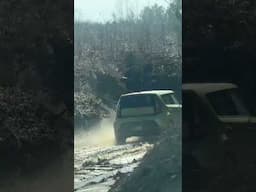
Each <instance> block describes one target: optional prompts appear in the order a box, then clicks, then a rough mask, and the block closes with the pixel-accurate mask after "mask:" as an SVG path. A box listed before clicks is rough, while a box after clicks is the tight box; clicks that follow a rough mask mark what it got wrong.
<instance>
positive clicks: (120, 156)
mask: <svg viewBox="0 0 256 192" xmlns="http://www.w3.org/2000/svg"><path fill="white" fill-rule="evenodd" d="M152 148H153V145H152V144H149V143H138V144H126V145H117V146H109V147H83V148H80V149H76V150H75V162H74V164H75V168H74V174H75V175H74V191H77V192H107V191H109V189H110V187H111V186H112V185H113V184H114V183H115V181H116V180H117V179H118V178H120V177H121V176H122V175H125V174H129V173H131V172H132V171H133V170H134V168H136V167H137V166H138V165H139V164H140V161H141V160H142V158H143V157H144V155H145V154H146V153H147V152H148V151H149V150H150V149H152Z"/></svg>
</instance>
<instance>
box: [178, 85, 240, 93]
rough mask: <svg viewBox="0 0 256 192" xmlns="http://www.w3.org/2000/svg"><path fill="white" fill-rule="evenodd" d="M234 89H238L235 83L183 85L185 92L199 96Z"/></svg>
mask: <svg viewBox="0 0 256 192" xmlns="http://www.w3.org/2000/svg"><path fill="white" fill-rule="evenodd" d="M234 88H237V86H236V85H235V84H233V83H185V84H183V85H182V90H183V91H194V92H197V93H199V94H208V93H211V92H216V91H222V90H226V89H234Z"/></svg>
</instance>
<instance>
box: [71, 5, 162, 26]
mask: <svg viewBox="0 0 256 192" xmlns="http://www.w3.org/2000/svg"><path fill="white" fill-rule="evenodd" d="M74 2H75V19H76V20H82V21H88V20H90V21H99V22H104V21H107V20H110V19H111V18H112V14H113V13H120V11H121V10H122V7H123V9H124V8H125V7H126V5H127V4H128V5H129V7H131V9H133V11H134V12H135V13H136V12H139V11H140V10H141V9H142V8H143V7H145V6H147V5H152V4H155V3H157V4H159V5H163V6H164V7H166V6H167V3H166V1H165V0H74Z"/></svg>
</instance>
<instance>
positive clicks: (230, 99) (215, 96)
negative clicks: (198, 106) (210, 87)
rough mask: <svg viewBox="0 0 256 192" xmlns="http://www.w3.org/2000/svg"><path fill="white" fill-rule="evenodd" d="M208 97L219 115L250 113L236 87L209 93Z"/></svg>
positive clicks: (246, 114)
mask: <svg viewBox="0 0 256 192" xmlns="http://www.w3.org/2000/svg"><path fill="white" fill-rule="evenodd" d="M207 98H208V99H209V101H210V103H211V105H212V106H213V108H214V110H215V111H216V113H217V114H218V115H223V116H224V115H227V116H229V115H244V116H248V115H249V112H248V110H247V109H246V107H245V105H244V103H243V102H242V100H241V98H240V97H239V95H238V93H237V91H236V90H235V89H230V90H225V91H217V92H214V93H209V94H207Z"/></svg>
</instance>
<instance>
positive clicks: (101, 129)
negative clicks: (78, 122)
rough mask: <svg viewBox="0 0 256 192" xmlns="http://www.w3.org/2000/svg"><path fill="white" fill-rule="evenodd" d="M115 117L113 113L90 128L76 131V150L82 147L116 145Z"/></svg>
mask: <svg viewBox="0 0 256 192" xmlns="http://www.w3.org/2000/svg"><path fill="white" fill-rule="evenodd" d="M114 117H115V114H114V113H112V114H111V115H110V116H109V117H108V118H103V119H102V120H100V121H99V122H97V123H96V125H94V126H92V127H90V128H89V129H86V130H85V129H84V130H79V131H75V138H74V144H75V150H76V149H79V148H81V147H108V146H113V145H115V134H114V127H113V123H114Z"/></svg>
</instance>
